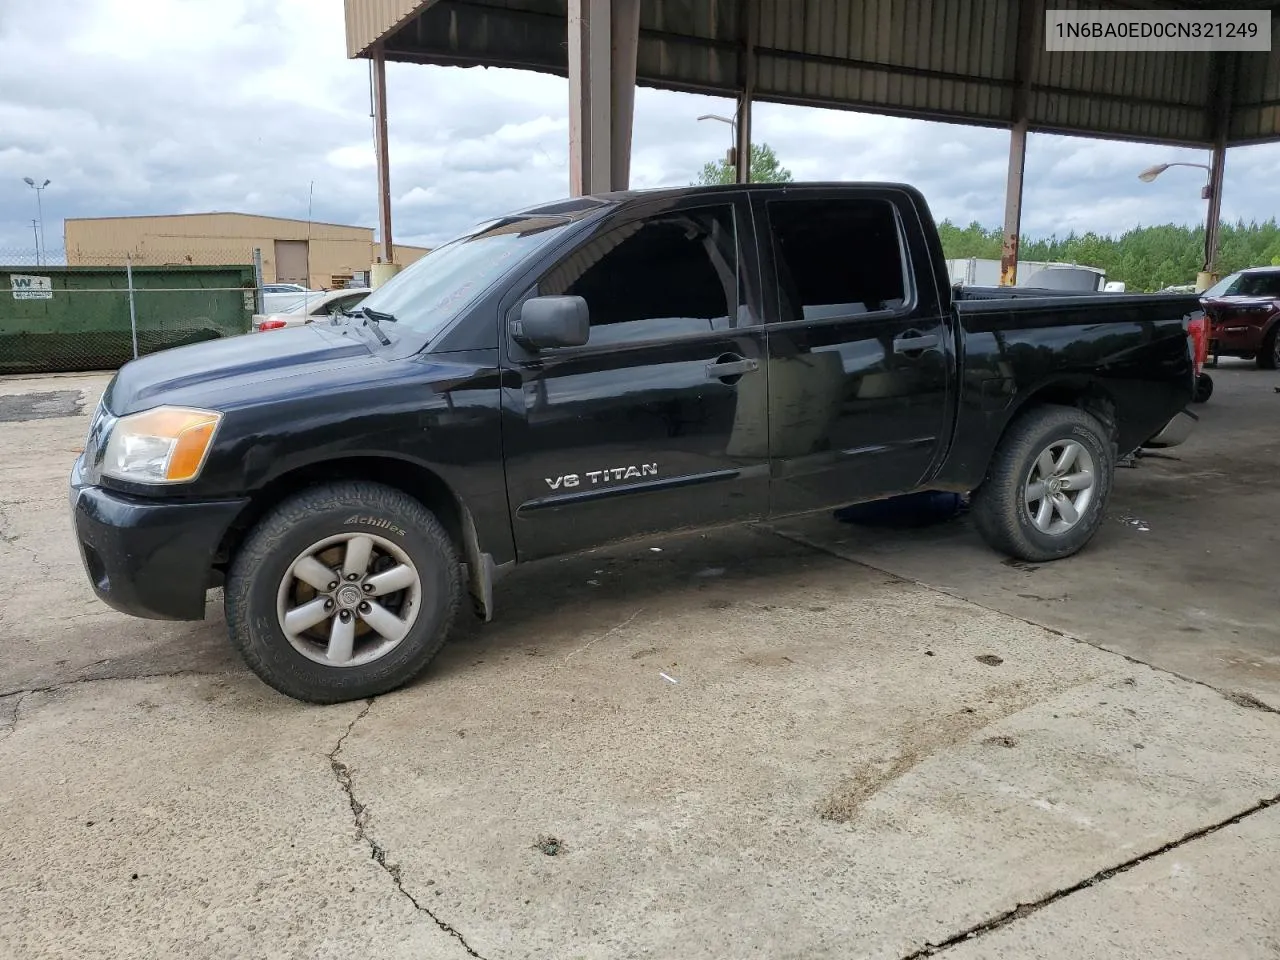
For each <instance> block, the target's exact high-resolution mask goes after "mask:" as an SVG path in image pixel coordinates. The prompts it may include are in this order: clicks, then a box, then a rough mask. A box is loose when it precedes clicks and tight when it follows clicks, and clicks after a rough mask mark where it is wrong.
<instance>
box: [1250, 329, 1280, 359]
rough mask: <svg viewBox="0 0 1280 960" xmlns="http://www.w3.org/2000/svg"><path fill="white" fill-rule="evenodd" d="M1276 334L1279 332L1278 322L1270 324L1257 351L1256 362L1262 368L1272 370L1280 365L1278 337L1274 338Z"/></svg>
mask: <svg viewBox="0 0 1280 960" xmlns="http://www.w3.org/2000/svg"><path fill="white" fill-rule="evenodd" d="M1276 334H1280V323H1273V324H1272V325H1271V329H1270V330H1269V331H1268V332H1267V336H1266V339H1264V340H1263V341H1262V349H1261V350H1259V351H1258V357H1257V360H1256V362H1257V364H1258V367H1259V368H1260V369H1262V370H1274V369H1276V367H1280V339H1277V338H1276Z"/></svg>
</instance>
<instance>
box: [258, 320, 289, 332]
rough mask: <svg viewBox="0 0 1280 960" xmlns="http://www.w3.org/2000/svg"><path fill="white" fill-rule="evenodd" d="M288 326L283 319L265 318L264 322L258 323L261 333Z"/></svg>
mask: <svg viewBox="0 0 1280 960" xmlns="http://www.w3.org/2000/svg"><path fill="white" fill-rule="evenodd" d="M287 326H288V324H287V323H285V322H284V321H283V320H263V321H262V323H260V324H259V325H258V332H259V333H261V332H262V331H264V330H282V329H284V328H285V327H287Z"/></svg>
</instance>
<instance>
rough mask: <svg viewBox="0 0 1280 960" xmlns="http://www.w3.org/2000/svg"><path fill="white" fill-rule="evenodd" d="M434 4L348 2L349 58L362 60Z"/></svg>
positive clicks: (399, 0)
mask: <svg viewBox="0 0 1280 960" xmlns="http://www.w3.org/2000/svg"><path fill="white" fill-rule="evenodd" d="M430 3H431V0H427V2H426V3H424V2H423V0H346V20H347V56H348V57H358V56H359V55H360V54H362V53H364V52H365V50H367V49H368V48H369V46H370V45H371V44H373V42H374V41H375V40H377V39H379V38H380V37H382V36H383V35H384V34H386V33H387V31H389V30H390V29H391V28H392V27H394V26H396V25H397V24H398V23H400V21H402V20H404V19H405V18H406V17H408V16H410V15H411V14H412V13H414V11H416V10H421V9H423V8H424V7H426V6H428V5H429V4H430Z"/></svg>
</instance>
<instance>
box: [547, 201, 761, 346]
mask: <svg viewBox="0 0 1280 960" xmlns="http://www.w3.org/2000/svg"><path fill="white" fill-rule="evenodd" d="M538 293H539V294H541V295H542V296H555V295H569V296H579V297H582V298H584V299H585V300H586V301H587V309H588V311H589V312H590V316H591V338H590V341H589V342H590V343H591V344H592V345H597V344H610V343H627V342H634V341H640V340H665V339H668V338H671V337H680V336H692V335H695V334H700V333H711V332H713V331H715V330H727V329H729V328H731V327H735V326H737V325H738V319H737V317H738V304H739V302H740V300H741V298H740V297H739V295H738V242H737V234H736V231H735V229H734V219H733V207H732V206H728V205H725V206H715V207H701V208H698V209H696V210H686V211H681V212H677V213H668V214H663V215H661V216H657V217H651V218H647V219H641V220H634V221H632V222H630V223H625V224H622V225H620V226H618V227H614V228H613V229H611V230H606V231H605V232H603V233H601V234H599V235H598V236H595V237H592V238H591V239H590V240H588V241H587V242H586V243H584V244H583V245H582V246H580V247H579V248H578V249H577V250H575V251H574V252H573V253H571V254H570V255H569V256H568V257H566V258H565V259H564V260H562V261H561V262H560V263H559V264H558V265H557V266H555V267H554V268H552V270H551V271H550V272H549V273H547V274H546V275H545V276H543V278H542V279H541V280H540V281H539V282H538Z"/></svg>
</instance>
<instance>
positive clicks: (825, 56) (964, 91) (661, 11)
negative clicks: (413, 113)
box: [346, 0, 1280, 145]
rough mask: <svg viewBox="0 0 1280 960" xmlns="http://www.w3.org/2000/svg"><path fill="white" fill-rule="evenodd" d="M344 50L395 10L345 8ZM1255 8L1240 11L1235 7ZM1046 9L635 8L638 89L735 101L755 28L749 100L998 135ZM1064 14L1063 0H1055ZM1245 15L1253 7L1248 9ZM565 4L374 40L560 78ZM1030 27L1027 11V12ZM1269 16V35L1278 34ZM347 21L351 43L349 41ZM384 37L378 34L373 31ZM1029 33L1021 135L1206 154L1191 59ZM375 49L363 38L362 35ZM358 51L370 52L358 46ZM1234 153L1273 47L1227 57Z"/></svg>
mask: <svg viewBox="0 0 1280 960" xmlns="http://www.w3.org/2000/svg"><path fill="white" fill-rule="evenodd" d="M346 2H347V19H348V47H349V48H350V49H354V48H355V47H358V46H359V44H361V43H366V41H368V42H372V41H371V40H369V37H371V36H372V34H370V32H369V31H371V30H373V29H374V25H375V24H377V23H389V22H391V21H393V20H395V19H396V18H397V17H400V18H403V17H404V16H406V15H407V13H406V12H408V13H412V12H413V11H412V8H413V4H412V3H410V2H408V0H346ZM1252 2H1253V0H1241V6H1248V5H1250V4H1251V3H1252ZM1045 4H1046V0H1034V2H1033V3H1032V4H1030V5H1029V6H1027V5H1024V4H1022V3H1020V2H1019V0H751V2H750V3H749V4H744V3H742V2H741V0H643V3H642V6H641V14H640V44H639V50H638V55H637V71H636V72H637V81H638V82H639V83H641V84H643V85H649V86H658V87H664V88H668V89H676V90H690V91H698V92H704V93H712V94H719V95H728V96H732V95H734V94H735V93H736V91H737V89H738V84H739V78H740V76H741V58H742V56H743V50H744V37H745V35H746V29H745V28H746V24H744V22H743V17H744V16H751V17H754V18H755V33H756V57H757V67H756V96H757V98H758V99H761V100H768V101H774V102H781V103H798V104H810V105H820V106H829V107H844V108H848V109H856V110H866V111H873V112H879V113H887V114H894V115H902V116H916V117H930V118H935V119H943V120H960V121H964V122H971V123H991V124H1008V123H1010V122H1011V120H1012V119H1013V111H1014V104H1015V89H1016V87H1017V85H1018V77H1017V76H1016V72H1015V71H1016V64H1017V59H1018V57H1017V53H1018V16H1019V11H1021V10H1023V9H1027V10H1028V14H1029V15H1030V16H1032V17H1033V18H1036V19H1037V21H1038V23H1039V24H1042V23H1043V17H1044V8H1045ZM1053 5H1054V6H1055V7H1068V8H1069V7H1074V6H1081V5H1082V4H1080V3H1078V2H1076V0H1053ZM1255 5H1256V4H1255ZM566 8H567V3H566V0H438V2H434V3H431V4H429V5H426V6H423V5H421V4H419V5H418V10H419V11H420V12H417V13H414V14H413V15H412V17H411V18H410V19H409V20H407V21H406V22H405V23H404V25H403V26H402V27H400V28H399V29H398V30H396V31H394V32H392V33H391V34H390V35H389V36H388V37H387V40H386V44H387V51H388V53H387V55H388V57H389V58H392V59H402V60H412V61H416V62H423V63H449V64H459V65H481V64H482V65H487V66H515V67H520V68H524V69H529V70H537V71H541V72H546V73H554V74H559V75H562V76H563V75H564V74H565V73H566V72H567V68H568V65H567V54H566V48H565V17H566ZM1024 15H1027V14H1024ZM1277 21H1280V18H1273V24H1272V27H1273V31H1275V30H1278V29H1280V23H1278V22H1277ZM352 24H355V28H357V29H358V30H360V31H363V32H361V33H359V34H358V35H356V36H354V37H353V35H352V32H351V31H352V29H353V27H352ZM384 29H385V28H384ZM1040 32H1042V31H1037V32H1036V39H1035V48H1036V49H1037V51H1038V54H1037V57H1036V60H1037V64H1036V67H1035V70H1034V73H1033V76H1032V77H1031V78H1030V83H1031V89H1030V96H1029V98H1028V110H1029V114H1030V123H1031V128H1032V129H1033V130H1048V131H1056V132H1063V133H1081V134H1088V135H1099V136H1109V137H1121V138H1130V139H1141V140H1150V141H1155V142H1167V143H1185V144H1198V145H1204V144H1207V143H1208V142H1209V140H1210V138H1211V131H1212V127H1213V124H1212V117H1211V116H1210V109H1211V108H1210V103H1211V102H1212V97H1213V91H1215V90H1216V89H1217V88H1218V78H1217V76H1216V75H1215V71H1217V70H1221V69H1226V68H1228V66H1229V64H1230V63H1231V62H1232V61H1231V60H1230V59H1226V60H1222V59H1215V57H1214V56H1213V55H1211V54H1201V53H1172V52H1170V53H1159V54H1144V53H1089V54H1067V53H1047V52H1044V50H1043V38H1042V37H1041V36H1040V35H1039V33H1040ZM375 39H376V37H375ZM366 45H367V43H366ZM1235 63H1237V64H1238V72H1237V83H1236V84H1235V94H1234V98H1233V99H1234V101H1235V103H1237V104H1239V107H1238V109H1237V110H1236V111H1235V115H1234V118H1233V120H1232V123H1231V127H1230V137H1231V140H1232V141H1257V140H1262V139H1280V38H1278V39H1277V41H1276V42H1274V43H1273V50H1272V53H1270V54H1240V55H1238V57H1237V58H1236V60H1235Z"/></svg>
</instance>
